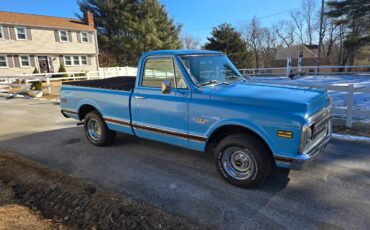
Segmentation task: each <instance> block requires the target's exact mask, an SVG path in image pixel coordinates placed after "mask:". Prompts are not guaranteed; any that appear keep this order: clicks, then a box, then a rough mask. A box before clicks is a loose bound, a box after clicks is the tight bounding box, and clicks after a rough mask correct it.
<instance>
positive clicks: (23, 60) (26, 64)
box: [19, 55, 31, 67]
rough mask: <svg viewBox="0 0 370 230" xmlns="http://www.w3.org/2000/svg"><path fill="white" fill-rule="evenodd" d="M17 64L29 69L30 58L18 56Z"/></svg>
mask: <svg viewBox="0 0 370 230" xmlns="http://www.w3.org/2000/svg"><path fill="white" fill-rule="evenodd" d="M19 62H20V64H21V67H30V66H31V65H30V56H27V55H22V56H19Z"/></svg>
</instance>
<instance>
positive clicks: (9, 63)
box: [7, 55, 14, 68]
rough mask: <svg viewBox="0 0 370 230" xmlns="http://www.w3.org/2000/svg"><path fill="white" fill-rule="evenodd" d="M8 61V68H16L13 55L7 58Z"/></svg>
mask: <svg viewBox="0 0 370 230" xmlns="http://www.w3.org/2000/svg"><path fill="white" fill-rule="evenodd" d="M7 59H8V60H7V61H8V66H9V68H13V67H14V62H13V56H12V55H8V56H7Z"/></svg>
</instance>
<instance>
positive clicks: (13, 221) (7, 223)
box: [0, 181, 68, 230]
mask: <svg viewBox="0 0 370 230" xmlns="http://www.w3.org/2000/svg"><path fill="white" fill-rule="evenodd" d="M13 229H14V230H26V229H27V230H28V229H40V230H48V229H60V230H63V229H68V228H66V227H64V226H63V225H62V224H60V223H56V222H55V221H53V220H50V219H46V218H44V217H43V216H42V215H41V213H40V212H38V211H35V210H31V209H30V208H29V207H27V206H24V205H22V204H21V202H20V200H19V199H17V198H16V196H15V192H14V190H13V188H12V187H11V186H10V185H6V184H4V182H3V181H0V230H13Z"/></svg>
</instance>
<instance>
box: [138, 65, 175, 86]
mask: <svg viewBox="0 0 370 230" xmlns="http://www.w3.org/2000/svg"><path fill="white" fill-rule="evenodd" d="M174 77H175V73H174V70H173V62H172V59H171V58H150V59H148V60H147V61H146V62H145V65H144V75H143V80H142V83H141V85H142V86H146V87H155V88H161V86H162V81H164V80H169V81H171V87H175V82H174Z"/></svg>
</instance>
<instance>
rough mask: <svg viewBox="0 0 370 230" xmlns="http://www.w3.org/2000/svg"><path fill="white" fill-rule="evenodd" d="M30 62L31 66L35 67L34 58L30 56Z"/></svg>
mask: <svg viewBox="0 0 370 230" xmlns="http://www.w3.org/2000/svg"><path fill="white" fill-rule="evenodd" d="M30 61H31V66H32V67H35V56H33V55H31V56H30Z"/></svg>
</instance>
